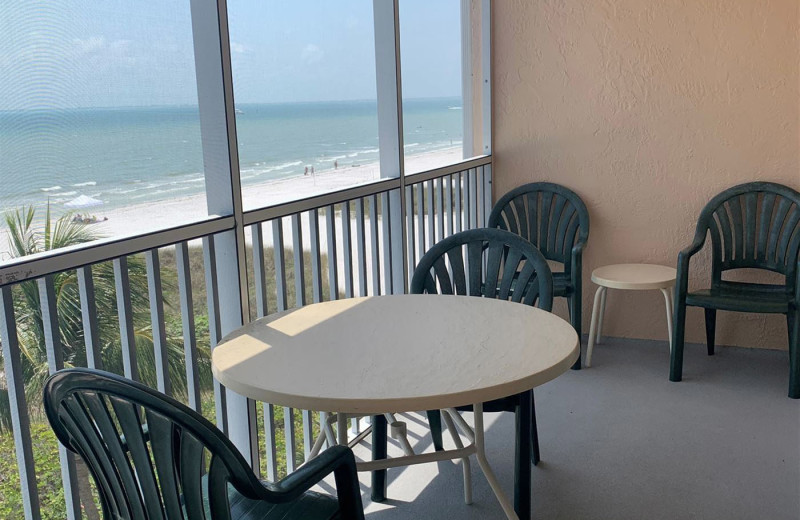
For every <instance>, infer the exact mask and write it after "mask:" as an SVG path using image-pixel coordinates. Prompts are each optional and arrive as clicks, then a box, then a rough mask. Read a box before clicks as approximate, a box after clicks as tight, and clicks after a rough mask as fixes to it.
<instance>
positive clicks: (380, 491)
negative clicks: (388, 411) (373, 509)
mask: <svg viewBox="0 0 800 520" xmlns="http://www.w3.org/2000/svg"><path fill="white" fill-rule="evenodd" d="M386 423H387V420H386V417H385V416H383V415H375V416H373V417H372V460H380V459H385V458H386V456H387V436H386ZM371 498H372V501H373V502H383V501H384V500H386V470H385V469H379V470H375V471H373V472H372V496H371Z"/></svg>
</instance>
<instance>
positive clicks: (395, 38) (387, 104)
mask: <svg viewBox="0 0 800 520" xmlns="http://www.w3.org/2000/svg"><path fill="white" fill-rule="evenodd" d="M372 11H373V18H374V23H375V75H376V86H377V94H378V148H379V149H380V165H381V166H380V168H381V177H382V178H396V177H399V178H400V189H398V190H392V191H391V192H389V211H386V212H384V218H388V219H389V224H390V225H389V237H387V238H388V240H386V244H387V245H386V246H385V248H386V251H387V254H389V255H390V257H391V265H392V275H391V276H392V292H393V293H401V294H402V293H403V292H405V288H406V250H405V247H406V244H405V233H406V232H407V231H406V229H405V226H404V225H403V211H404V208H405V205H406V204H405V196H406V195H405V191H406V190H405V174H404V171H405V166H404V161H403V90H402V79H401V76H400V31H399V23H398V19H399V11H398V2H397V0H392V1H386V0H373V2H372ZM370 218H372V219H375V220H376V222H374V223H373V225H375V226H377V225H378V223H377V217H376V216H375V215H371V216H370Z"/></svg>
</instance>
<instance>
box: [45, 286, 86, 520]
mask: <svg viewBox="0 0 800 520" xmlns="http://www.w3.org/2000/svg"><path fill="white" fill-rule="evenodd" d="M37 284H38V286H39V304H40V307H41V312H42V329H43V330H42V331H43V333H44V343H45V350H46V351H47V368H48V370H49V372H50V375H53V374H55V373H56V372H58V371H59V370H61V369H63V368H64V352H63V348H64V347H63V345H62V344H61V338H60V334H59V325H58V309H57V302H56V291H55V286H54V282H53V275H48V276H45V277H44V278H39V279H38V280H37ZM58 458H59V460H60V461H61V482H62V485H63V486H64V501H65V502H66V504H65V505H66V512H67V519H68V520H79V519H80V518H81V498H80V495H79V494H78V475H77V471H76V469H75V455H74V454H73V453H72V452H71V451H67V448H65V447H64V446H63V445H62V444H60V443H59V445H58Z"/></svg>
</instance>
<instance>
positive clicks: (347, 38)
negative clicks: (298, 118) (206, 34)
mask: <svg viewBox="0 0 800 520" xmlns="http://www.w3.org/2000/svg"><path fill="white" fill-rule="evenodd" d="M459 9H460V1H459V0H436V1H425V0H400V27H401V31H400V39H401V55H402V76H403V95H404V97H406V98H418V97H448V96H459V95H460V90H461V77H460V75H461V51H460V41H461V36H460V27H459V24H460V14H459ZM228 17H229V30H230V38H231V59H232V63H233V74H234V95H235V98H236V102H237V103H240V104H244V103H285V102H303V101H330V100H357V99H374V98H375V61H374V60H375V54H374V27H373V20H372V0H336V1H331V0H228ZM196 103H197V94H196V80H195V75H194V53H193V49H192V33H191V14H190V10H189V0H181V1H176V0H38V1H25V2H20V1H19V0H0V110H9V109H29V108H78V107H113V106H152V105H193V104H196Z"/></svg>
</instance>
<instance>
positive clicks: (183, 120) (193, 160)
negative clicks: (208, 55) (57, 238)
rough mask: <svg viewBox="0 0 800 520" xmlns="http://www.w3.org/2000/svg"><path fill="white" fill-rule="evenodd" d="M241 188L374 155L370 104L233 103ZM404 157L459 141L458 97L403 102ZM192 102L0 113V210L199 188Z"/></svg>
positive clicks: (135, 198) (131, 199)
mask: <svg viewBox="0 0 800 520" xmlns="http://www.w3.org/2000/svg"><path fill="white" fill-rule="evenodd" d="M236 120H237V136H238V140H239V159H240V165H241V174H242V183H243V185H245V186H246V185H248V184H255V183H262V182H264V181H269V180H271V179H277V178H283V177H289V176H296V175H302V173H303V171H304V169H305V167H306V166H308V167H311V166H313V167H314V168H315V170H317V171H319V170H324V169H329V168H332V167H333V164H334V161H336V163H337V164H338V165H339V166H348V165H356V164H367V163H372V162H375V161H377V160H378V135H377V134H378V128H377V107H376V104H375V101H374V100H373V101H340V102H315V103H291V104H259V105H238V106H237V110H236ZM404 128H405V136H404V138H405V147H406V154H407V155H410V154H416V153H425V152H429V151H434V150H438V149H442V148H447V147H450V146H452V145H457V144H459V143H460V142H461V139H462V112H461V99H460V98H439V99H411V100H405V101H404ZM202 172H203V158H202V149H201V144H200V124H199V116H198V110H197V107H196V106H195V107H191V106H184V107H137V108H104V109H70V110H52V109H47V110H27V111H6V112H0V212H4V211H6V210H9V209H12V208H14V207H18V206H22V205H26V204H34V205H37V206H39V205H42V204H44V203H46V202H48V201H49V202H50V203H51V204H52V205H54V206H60V205H63V203H65V202H67V201H70V200H72V199H74V198H75V197H77V196H79V195H87V196H90V197H94V198H96V199H99V200H101V201H103V203H104V205H105V207H108V208H116V207H122V206H126V205H132V204H137V203H141V202H153V201H158V200H164V199H170V198H175V197H182V196H186V195H191V194H194V193H199V192H202V191H203V190H204V180H203V173H202Z"/></svg>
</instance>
